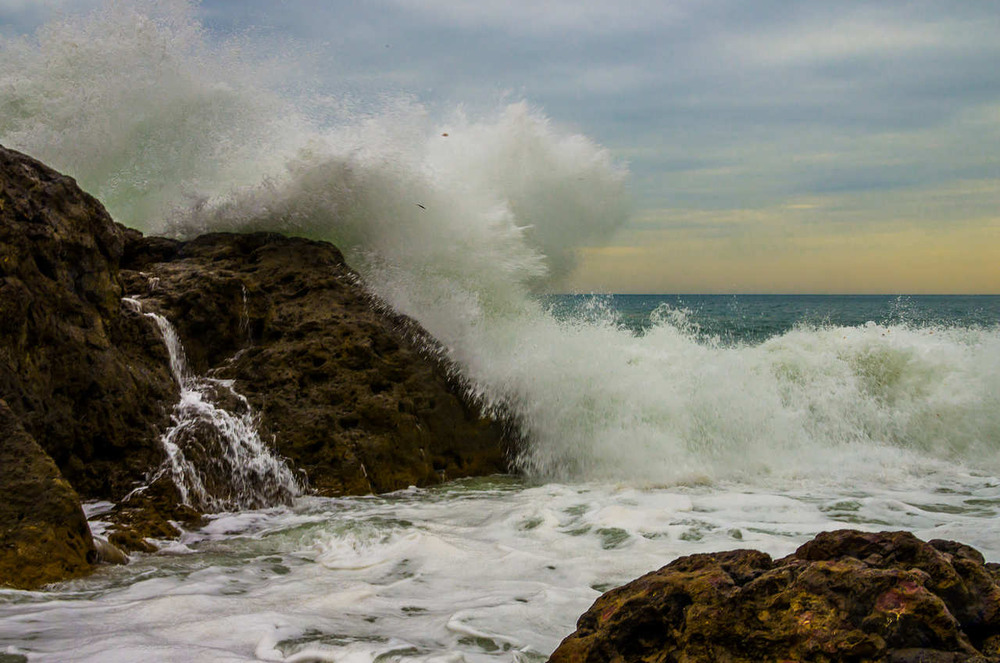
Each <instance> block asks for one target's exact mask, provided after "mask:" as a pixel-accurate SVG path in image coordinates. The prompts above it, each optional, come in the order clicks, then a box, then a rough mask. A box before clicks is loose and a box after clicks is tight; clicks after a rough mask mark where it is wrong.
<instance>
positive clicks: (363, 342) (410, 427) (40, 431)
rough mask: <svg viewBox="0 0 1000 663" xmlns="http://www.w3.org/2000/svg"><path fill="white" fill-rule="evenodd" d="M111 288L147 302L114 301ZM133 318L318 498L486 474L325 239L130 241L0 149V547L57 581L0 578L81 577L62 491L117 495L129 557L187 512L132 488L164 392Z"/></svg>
mask: <svg viewBox="0 0 1000 663" xmlns="http://www.w3.org/2000/svg"><path fill="white" fill-rule="evenodd" d="M126 294H135V295H138V296H139V297H141V298H142V300H143V306H144V307H148V308H144V309H143V311H137V310H135V307H132V306H129V305H124V302H123V299H122V298H123V296H125V295H126ZM146 310H153V311H157V312H159V313H161V314H163V315H165V316H166V317H167V318H169V319H170V320H171V321H172V322H173V324H174V325H175V326H176V327H177V329H178V330H179V333H180V336H181V338H182V340H183V342H184V344H185V346H186V351H187V355H188V359H189V362H190V364H191V368H192V369H193V371H194V372H196V373H207V372H211V373H213V374H214V375H215V376H216V377H220V378H231V379H233V380H235V382H236V385H237V388H238V389H239V390H240V391H241V392H242V393H243V394H245V395H246V396H247V397H248V399H249V402H250V404H251V405H252V406H253V407H254V408H256V410H257V413H258V415H259V426H260V428H261V430H262V431H263V433H264V435H263V437H264V439H265V440H268V441H273V445H274V447H275V448H276V449H277V451H278V453H280V454H282V455H284V456H285V457H286V458H288V459H289V460H290V461H291V463H292V465H293V467H294V468H296V469H297V470H300V471H302V472H303V473H304V475H305V476H306V477H307V481H308V484H309V485H310V486H311V487H312V488H313V489H315V490H317V491H318V492H320V493H323V494H329V495H335V494H336V495H340V494H360V493H368V492H373V491H375V492H381V491H388V490H393V489H397V488H403V487H406V486H409V485H411V484H415V485H428V484H433V483H437V482H439V481H442V480H444V479H450V478H456V477H462V476H469V475H476V474H488V473H493V472H499V471H503V470H504V469H505V468H506V465H505V462H504V450H503V448H502V445H501V435H500V429H499V427H498V425H496V424H495V423H492V422H490V421H487V420H485V419H483V418H482V417H481V416H480V414H479V412H478V410H477V408H476V407H475V404H473V403H470V402H468V401H467V400H466V399H465V398H464V397H463V389H462V387H461V385H460V384H459V382H458V381H457V380H456V379H455V377H454V375H452V374H451V373H450V372H449V370H448V368H447V366H446V365H445V363H444V362H442V361H441V360H440V357H439V355H438V354H437V353H436V351H435V346H434V343H433V341H432V339H429V338H428V337H427V336H426V334H425V333H424V332H423V331H422V330H421V329H420V328H419V326H417V325H416V324H415V323H414V322H413V321H411V320H409V319H406V318H403V317H401V316H397V315H394V314H392V313H391V312H389V311H387V310H385V307H384V306H382V305H380V304H379V302H378V301H377V300H376V299H375V298H374V297H372V296H371V295H370V294H368V293H367V292H366V291H365V290H364V288H363V287H362V286H361V285H360V281H359V278H358V276H357V275H356V274H355V273H354V272H352V271H351V270H350V269H349V268H348V267H347V266H346V265H345V264H344V260H343V257H342V256H341V255H340V253H339V252H338V251H337V249H336V248H334V247H333V246H331V245H329V244H326V243H322V242H311V241H307V240H302V239H290V238H285V237H282V236H279V235H273V234H252V235H210V236H206V237H202V238H199V239H196V240H193V241H190V242H178V241H173V240H168V239H162V238H144V237H142V235H141V234H140V233H138V232H136V231H133V230H128V229H126V228H124V227H122V226H120V225H118V224H116V223H114V222H113V221H112V220H111V218H110V217H109V216H108V214H107V212H106V211H105V210H104V208H103V207H102V206H101V204H100V203H99V202H97V201H96V200H95V199H94V198H92V197H91V196H89V195H87V194H86V193H84V192H83V191H81V190H80V189H79V188H78V187H77V185H76V183H75V182H74V181H73V179H72V178H69V177H66V176H63V175H60V174H59V173H56V172H55V171H53V170H51V169H49V168H47V167H46V166H44V165H43V164H41V163H39V162H38V161H35V160H34V159H31V158H30V157H27V156H25V155H23V154H20V153H18V152H14V151H12V150H7V149H5V148H3V147H0V399H3V400H5V401H6V404H7V406H9V407H5V409H4V410H3V428H2V431H0V433H2V435H0V456H2V457H3V459H4V463H5V465H4V466H3V467H2V468H0V469H2V472H0V504H3V503H4V502H5V501H6V502H7V506H9V508H5V509H0V537H2V538H0V546H3V549H2V550H3V551H6V552H3V553H2V554H4V555H6V554H7V553H9V552H10V551H12V550H15V551H19V552H17V553H16V555H20V557H19V559H22V560H23V559H30V558H32V557H37V558H45V557H46V554H47V553H46V550H47V549H46V547H45V546H46V545H48V546H50V548H51V551H52V554H53V555H54V557H53V558H52V559H53V560H62V561H58V562H57V563H55V562H54V567H53V568H55V567H57V566H60V565H61V568H62V571H60V572H57V573H54V574H45V573H41V572H40V573H39V574H37V577H36V576H30V577H29V575H26V574H28V572H27V571H20V572H17V573H21V575H19V576H17V574H16V573H15V574H14V575H15V576H17V577H14V576H11V575H10V574H8V575H4V576H2V577H0V584H13V585H17V586H33V585H36V584H38V583H39V582H46V581H48V580H52V579H55V578H56V577H68V576H71V575H74V574H77V573H80V572H83V571H84V570H86V568H89V565H88V564H87V563H86V556H87V554H91V553H92V550H93V543H92V541H91V539H90V537H89V532H88V531H87V528H86V523H85V521H82V520H81V515H80V510H79V505H78V503H77V501H76V498H75V497H74V496H73V491H74V490H75V492H76V493H78V494H79V495H80V496H81V497H83V498H85V499H92V498H103V499H111V500H114V501H119V500H122V499H123V498H125V497H126V496H127V495H130V497H129V499H128V501H127V502H124V503H120V504H119V505H118V509H117V512H116V513H115V514H112V515H111V516H110V517H111V518H112V519H113V520H117V522H118V523H119V530H118V531H117V532H115V533H114V534H113V535H112V541H115V542H117V543H119V544H120V545H122V546H125V547H129V548H132V549H149V545H148V544H147V543H146V542H144V538H145V537H149V536H151V537H157V538H162V537H169V536H172V535H174V534H176V532H177V530H176V529H175V528H174V526H173V525H172V524H171V521H192V520H194V519H196V518H197V517H198V514H197V513H196V512H195V511H193V510H192V509H190V508H186V507H184V506H183V505H179V504H178V501H179V500H180V494H179V493H178V492H177V490H175V489H174V487H173V486H172V485H171V484H170V481H169V476H170V475H169V473H162V472H161V473H159V479H158V480H157V481H155V482H154V483H153V484H152V485H150V486H149V487H148V488H146V489H145V490H142V491H140V492H138V493H134V492H133V491H134V489H135V488H136V487H138V486H143V485H145V484H147V483H148V482H149V480H150V478H151V476H152V475H153V474H154V473H155V472H156V470H157V469H158V468H161V467H163V463H164V461H165V459H166V455H165V453H164V451H163V445H162V443H161V439H160V438H161V436H162V435H163V433H164V431H166V430H167V429H168V427H169V426H170V425H171V415H172V413H174V405H175V404H176V403H177V400H178V397H179V394H180V390H179V388H178V385H177V383H176V381H175V380H174V376H173V374H172V373H171V368H170V362H169V356H168V352H167V349H166V347H165V345H164V340H163V336H162V334H161V331H160V329H159V327H158V325H157V324H156V322H154V321H153V320H152V319H150V318H149V317H148V316H146V315H144V312H145V311H146ZM223 391H224V390H223ZM237 400H238V399H237ZM236 405H237V406H239V407H243V406H242V405H241V404H240V403H236ZM36 443H37V444H36ZM203 448H209V445H205V446H204V447H203ZM12 458H17V459H19V461H22V462H20V463H19V464H16V465H15V464H14V463H13V462H12V461H11V462H8V461H7V459H12ZM222 478H223V479H224V477H222ZM216 479H220V478H218V477H217V478H216ZM33 482H34V483H33ZM29 485H30V486H32V488H31V490H28V488H27V486H29ZM41 486H48V488H41ZM64 489H65V490H64ZM22 490H23V491H24V494H25V495H34V496H36V497H37V495H38V494H39V492H38V491H42V492H44V493H46V494H47V497H45V498H44V499H41V498H39V499H38V500H37V501H36V502H35V503H37V504H38V505H39V507H38V508H37V509H33V508H31V501H30V500H29V502H24V503H22V501H18V500H15V499H12V498H11V497H10V496H11V495H13V494H14V492H15V491H22ZM32 499H35V498H32ZM73 504H75V505H76V506H75V507H73V508H69V507H68V506H67V505H73ZM36 512H37V513H36ZM33 514H34V515H33ZM59 514H62V515H59ZM36 515H37V516H38V518H40V519H41V520H39V523H41V524H39V525H38V526H37V527H36V526H35V525H34V524H31V523H32V522H33V521H32V520H31V519H32V518H33V517H35V516H36ZM60 519H62V520H60ZM81 523H82V525H81ZM25 528H27V529H25ZM32 528H34V529H32ZM46 528H47V529H46ZM26 532H27V533H26ZM29 540H30V541H33V542H34V543H25V542H27V541H29ZM36 543H37V544H38V545H36ZM32 546H34V547H32ZM60 551H72V554H69V553H66V554H65V555H64V554H63V552H60ZM81 555H82V556H83V557H82V558H81V557H80V556H81ZM71 557H72V558H73V559H74V560H76V561H70V558H71ZM80 559H84V561H83V562H81V561H80ZM3 564H6V562H0V565H3ZM14 566H16V565H14ZM14 566H7V567H4V568H5V569H6V568H14ZM19 568H21V567H19ZM5 573H6V571H5ZM12 578H13V579H12Z"/></svg>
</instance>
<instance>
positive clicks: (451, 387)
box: [123, 233, 506, 495]
mask: <svg viewBox="0 0 1000 663" xmlns="http://www.w3.org/2000/svg"><path fill="white" fill-rule="evenodd" d="M125 253H126V255H125V260H124V263H123V267H125V268H127V270H129V271H124V272H123V277H124V278H125V280H126V283H127V285H128V289H129V292H130V293H134V294H136V295H138V296H139V298H140V299H141V301H142V302H143V307H144V309H148V310H153V311H156V312H158V313H161V314H162V315H164V316H165V317H166V318H168V319H169V320H171V321H173V323H174V325H175V326H176V328H177V331H178V333H179V335H180V337H181V338H182V340H183V342H184V346H185V350H186V352H187V357H188V362H189V364H190V365H191V367H192V369H193V370H194V371H195V372H197V373H202V374H204V373H211V374H212V375H213V376H215V377H221V378H229V379H234V380H236V388H237V390H238V391H239V392H240V393H242V394H244V395H245V396H246V397H247V398H248V399H249V401H250V404H251V405H252V406H253V408H254V409H255V410H256V411H257V412H258V413H259V414H260V425H261V429H262V432H263V433H264V434H265V435H266V436H268V437H271V438H273V439H274V441H275V444H276V446H277V450H278V452H279V453H280V454H281V455H283V456H285V457H286V458H288V459H290V460H291V462H292V463H293V465H294V466H295V467H296V468H299V469H301V470H303V471H304V472H305V473H306V475H307V476H308V480H309V485H310V487H311V488H313V489H314V490H316V491H318V492H320V493H322V494H326V495H341V494H363V493H368V492H385V491H390V490H396V489H400V488H405V487H407V486H410V485H417V486H425V485H430V484H434V483H438V482H440V481H442V480H444V479H454V478H458V477H464V476H472V475H483V474H490V473H496V472H503V471H505V470H506V464H505V459H504V450H503V444H502V435H501V430H500V427H499V426H498V425H496V424H494V423H492V422H490V421H488V420H486V419H484V418H482V417H481V416H480V415H479V413H478V411H477V410H476V409H475V407H473V406H471V405H470V404H469V403H467V402H466V401H465V400H464V399H463V398H462V388H461V385H460V384H459V382H458V381H457V380H455V379H454V378H453V377H451V376H449V375H448V373H447V370H446V367H445V365H444V364H443V363H442V362H441V361H440V360H438V358H437V357H436V356H435V355H434V350H435V346H434V342H433V340H432V339H430V338H429V337H427V336H426V334H425V333H424V332H423V331H422V330H421V329H420V328H419V327H418V326H417V325H416V324H415V323H414V322H413V321H412V320H409V319H407V318H405V317H402V316H399V315H394V314H392V313H391V312H389V311H387V310H385V307H384V306H381V305H380V304H379V302H378V301H377V300H376V299H374V298H373V297H372V296H370V295H368V294H367V293H366V292H365V291H364V289H363V288H361V287H360V285H359V278H358V276H357V274H355V273H354V272H353V271H352V270H351V269H350V268H348V266H347V265H346V264H345V262H344V258H343V256H342V255H341V254H340V252H339V251H338V250H337V249H336V248H335V247H333V246H332V245H330V244H327V243H325V242H314V241H309V240H305V239H298V238H286V237H282V236H280V235H274V234H267V233H254V234H247V235H234V234H212V235H205V236H202V237H199V238H197V239H195V240H192V241H189V242H176V241H171V240H165V239H162V238H143V237H141V236H140V235H138V234H131V235H130V236H129V238H128V242H127V245H126V251H125Z"/></svg>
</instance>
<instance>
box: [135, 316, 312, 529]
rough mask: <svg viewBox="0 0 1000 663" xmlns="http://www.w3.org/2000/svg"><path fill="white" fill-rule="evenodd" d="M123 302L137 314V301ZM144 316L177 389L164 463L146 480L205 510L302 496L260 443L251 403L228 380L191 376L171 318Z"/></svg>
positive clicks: (262, 504) (281, 464) (164, 441)
mask: <svg viewBox="0 0 1000 663" xmlns="http://www.w3.org/2000/svg"><path fill="white" fill-rule="evenodd" d="M124 301H125V303H126V305H128V306H131V307H132V308H133V309H135V310H136V311H138V312H142V306H141V303H140V301H139V300H137V299H134V298H126V299H125V300H124ZM143 314H144V315H146V316H147V317H149V318H152V319H153V320H154V321H155V322H156V324H157V326H158V327H159V329H160V333H161V334H162V336H163V342H164V344H165V345H166V347H167V351H168V353H169V356H170V370H171V372H172V373H173V376H174V379H175V380H176V381H177V384H178V386H179V387H180V392H181V393H180V400H179V401H178V402H177V404H176V405H175V406H174V411H173V414H172V415H171V420H172V425H171V426H170V428H169V429H167V430H166V431H165V432H164V433H163V435H162V436H161V437H160V442H161V444H162V445H163V450H164V453H165V454H166V459H165V461H164V465H163V467H162V468H160V469H159V470H158V471H157V472H155V473H154V476H153V478H152V480H151V483H152V481H155V480H156V479H157V478H159V477H160V476H162V475H163V474H164V473H166V474H168V475H169V476H170V478H171V479H172V480H173V483H174V485H175V486H176V487H177V490H178V492H179V493H180V496H181V501H182V502H183V503H184V504H188V505H191V506H194V507H196V508H198V509H200V510H203V511H209V512H219V511H230V510H240V509H255V508H260V507H265V506H273V505H276V504H282V503H287V502H289V501H290V500H291V499H292V498H293V497H296V496H298V495H300V494H302V485H301V483H300V481H299V480H298V479H297V478H296V476H295V474H294V473H293V472H292V471H291V470H290V469H289V468H288V466H287V465H286V464H285V463H284V461H283V460H281V459H280V458H278V457H277V456H275V455H274V454H273V453H272V452H271V450H270V449H269V448H268V446H267V445H266V444H265V443H264V441H263V440H262V439H261V437H260V433H259V431H258V429H257V421H256V419H255V417H254V416H253V413H252V411H251V408H250V405H249V403H248V402H247V400H246V398H245V397H244V396H243V395H242V394H240V393H239V392H237V391H236V389H235V388H234V387H233V382H232V380H219V379H215V378H209V377H204V376H196V375H193V374H192V373H191V371H190V370H189V369H188V366H187V359H186V356H185V353H184V346H183V344H182V343H181V340H180V337H178V335H177V331H176V330H175V329H174V327H173V325H171V324H170V321H168V320H167V319H166V318H165V317H163V316H162V315H159V314H158V313H153V312H145V313H143Z"/></svg>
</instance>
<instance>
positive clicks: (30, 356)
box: [0, 147, 177, 498]
mask: <svg viewBox="0 0 1000 663" xmlns="http://www.w3.org/2000/svg"><path fill="white" fill-rule="evenodd" d="M124 247H125V231H124V228H122V227H121V226H118V225H117V224H115V223H114V222H113V221H112V220H111V218H110V217H109V216H108V214H107V212H106V211H105V210H104V208H103V207H102V206H101V204H100V203H99V202H97V201H96V200H95V199H94V198H92V197H91V196H89V195H87V194H86V193H84V192H83V191H81V190H80V189H79V187H77V185H76V182H74V181H73V179H72V178H69V177H65V176H63V175H60V174H59V173H56V172H55V171H53V170H51V169H50V168H48V167H46V166H44V165H43V164H41V163H39V162H37V161H35V160H34V159H31V158H30V157H27V156H25V155H23V154H20V153H18V152H14V151H12V150H6V149H3V148H2V147H0V398H3V399H5V400H6V401H7V403H8V405H9V406H10V409H11V411H12V412H13V413H14V415H15V416H16V417H17V418H18V420H19V421H20V423H21V424H22V425H23V426H24V428H25V430H26V431H27V432H28V434H30V435H31V436H32V437H33V438H34V439H35V440H36V441H37V442H38V444H39V445H41V447H42V448H43V449H44V450H45V451H46V452H47V453H48V454H49V455H50V456H51V457H52V459H53V460H54V461H55V462H56V465H57V466H58V467H59V469H60V470H61V472H62V473H63V475H64V476H65V477H66V479H67V480H68V481H69V482H70V484H72V485H73V487H74V488H75V489H76V490H77V491H78V492H79V493H81V494H83V495H85V496H87V497H104V498H114V497H120V496H121V495H123V494H124V493H126V492H128V491H129V490H130V489H131V488H132V487H133V486H134V485H135V482H136V481H138V480H140V479H142V477H143V476H144V474H145V473H146V472H147V471H148V469H149V468H150V467H153V466H155V465H157V464H158V463H159V462H160V461H161V459H162V452H161V450H160V446H159V444H158V443H157V439H158V435H159V433H160V431H162V430H163V428H164V426H166V425H167V423H168V420H169V412H170V405H171V404H172V402H173V401H174V400H175V399H176V398H177V386H176V385H175V384H174V381H173V378H172V377H171V375H170V371H169V368H168V366H167V355H166V351H165V349H164V347H163V342H162V340H161V339H160V338H159V335H158V333H157V331H156V327H155V325H152V324H150V321H149V320H147V319H145V318H143V317H142V316H140V315H138V314H136V313H133V312H131V311H129V310H128V309H127V308H123V307H122V303H121V297H122V286H121V282H120V277H119V273H118V265H119V262H120V260H121V257H122V252H123V250H124Z"/></svg>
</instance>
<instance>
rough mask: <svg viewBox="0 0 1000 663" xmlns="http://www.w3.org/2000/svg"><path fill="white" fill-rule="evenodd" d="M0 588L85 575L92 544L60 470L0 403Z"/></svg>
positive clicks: (91, 557)
mask: <svg viewBox="0 0 1000 663" xmlns="http://www.w3.org/2000/svg"><path fill="white" fill-rule="evenodd" d="M0 495H3V498H2V499H0V586H10V587H16V588H19V589H35V588H37V587H39V586H41V585H44V584H46V583H50V582H54V581H57V580H63V579H66V578H73V577H76V576H81V575H85V574H87V573H89V572H90V570H91V561H92V560H94V558H95V550H94V542H93V539H92V538H91V536H90V528H89V527H88V526H87V519H86V517H85V516H84V514H83V509H81V508H80V500H79V498H78V497H77V495H76V492H75V491H74V490H73V488H72V487H70V485H69V483H68V482H67V481H66V480H65V479H64V478H63V477H62V475H61V474H60V473H59V468H57V467H56V464H55V463H54V462H53V461H52V459H51V458H49V456H48V455H47V454H46V453H45V452H44V451H43V450H42V448H41V447H40V446H38V444H37V443H36V442H35V440H34V438H32V437H31V435H29V434H28V433H26V432H25V431H24V429H23V428H22V427H21V425H20V423H19V422H18V421H17V419H16V417H15V415H14V413H13V412H12V411H11V410H10V408H9V407H7V404H6V403H5V402H4V401H3V400H0Z"/></svg>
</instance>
